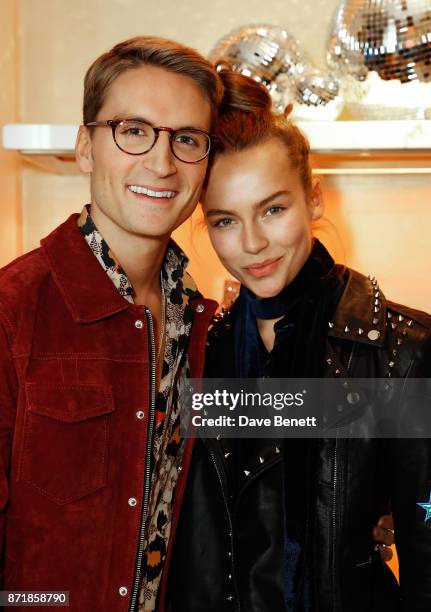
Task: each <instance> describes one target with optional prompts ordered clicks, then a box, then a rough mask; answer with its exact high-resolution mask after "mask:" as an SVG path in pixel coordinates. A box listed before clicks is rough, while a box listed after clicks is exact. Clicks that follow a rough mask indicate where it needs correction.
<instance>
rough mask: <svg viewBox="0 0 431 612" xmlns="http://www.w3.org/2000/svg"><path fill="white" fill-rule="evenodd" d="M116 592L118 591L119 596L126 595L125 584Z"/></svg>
mask: <svg viewBox="0 0 431 612" xmlns="http://www.w3.org/2000/svg"><path fill="white" fill-rule="evenodd" d="M118 592H119V593H120V595H121V597H126V595H127V589H126V587H125V586H122V587H120V588H119V589H118Z"/></svg>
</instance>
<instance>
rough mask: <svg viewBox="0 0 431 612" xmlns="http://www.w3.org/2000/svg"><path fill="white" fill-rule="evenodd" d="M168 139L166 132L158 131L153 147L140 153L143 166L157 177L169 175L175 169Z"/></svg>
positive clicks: (173, 172) (168, 135)
mask: <svg viewBox="0 0 431 612" xmlns="http://www.w3.org/2000/svg"><path fill="white" fill-rule="evenodd" d="M169 139H170V134H169V133H168V132H165V131H160V132H159V135H158V137H157V140H156V142H155V143H154V146H153V148H152V149H151V150H150V151H148V153H144V155H142V161H143V163H144V166H145V167H146V168H147V169H148V170H150V171H151V172H152V173H153V174H155V175H156V176H159V177H165V176H170V175H171V174H175V172H176V171H177V166H176V163H175V161H176V160H175V157H174V155H173V153H172V150H171V145H170V142H169Z"/></svg>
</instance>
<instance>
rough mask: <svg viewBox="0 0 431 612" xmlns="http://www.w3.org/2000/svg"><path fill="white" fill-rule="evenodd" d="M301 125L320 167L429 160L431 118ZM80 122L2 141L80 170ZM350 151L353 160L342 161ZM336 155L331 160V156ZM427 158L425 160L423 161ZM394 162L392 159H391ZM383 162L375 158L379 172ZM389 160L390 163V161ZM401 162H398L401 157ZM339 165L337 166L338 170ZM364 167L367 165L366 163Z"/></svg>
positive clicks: (11, 129)
mask: <svg viewBox="0 0 431 612" xmlns="http://www.w3.org/2000/svg"><path fill="white" fill-rule="evenodd" d="M298 126H299V127H300V128H301V129H302V130H303V131H304V132H305V133H306V134H307V136H308V138H309V139H310V144H311V150H312V153H313V155H314V156H315V157H316V159H318V163H317V164H316V167H317V170H318V172H319V171H321V172H322V173H327V174H330V173H331V168H334V170H336V171H335V172H333V173H334V174H339V173H349V168H350V170H352V171H353V170H355V172H352V173H356V172H358V171H359V172H360V171H361V168H359V169H358V165H359V166H362V167H363V168H365V167H364V164H363V160H364V159H365V160H367V159H370V158H373V159H374V160H375V159H376V157H377V158H381V159H383V158H384V157H385V156H386V157H393V156H401V157H402V158H403V159H404V160H405V159H410V161H408V162H407V163H406V164H404V162H403V165H405V169H406V171H408V168H409V166H412V159H414V158H416V159H418V158H422V163H420V164H419V168H418V164H416V163H415V164H414V167H412V168H413V169H414V170H415V171H417V170H419V171H421V168H426V169H428V171H429V169H430V166H431V121H314V122H299V123H298ZM77 130H78V126H77V125H70V124H69V125H60V124H57V125H48V124H9V125H5V126H4V127H3V146H4V148H6V149H9V150H15V151H18V152H19V153H21V154H22V155H23V156H25V158H26V159H27V160H29V161H31V162H33V163H36V164H38V165H40V166H42V167H44V168H46V169H48V170H50V171H52V172H56V173H67V174H69V173H77V172H78V170H77V168H76V164H75V163H74V146H75V139H76V133H77ZM349 157H350V164H347V166H346V164H345V163H344V162H345V161H346V160H347V159H348V158H349ZM331 158H332V161H331ZM424 159H425V163H424ZM389 165H390V164H389ZM384 166H385V164H379V162H377V165H376V163H373V164H372V166H371V167H372V169H373V173H378V172H379V168H380V167H382V168H383V167H384ZM386 166H387V163H386ZM398 166H399V163H398ZM337 169H338V170H337ZM365 169H366V168H365Z"/></svg>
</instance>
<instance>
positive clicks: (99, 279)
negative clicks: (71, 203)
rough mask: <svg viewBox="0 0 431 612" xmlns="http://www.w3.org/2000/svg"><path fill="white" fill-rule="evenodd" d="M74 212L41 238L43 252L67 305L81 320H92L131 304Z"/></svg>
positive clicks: (76, 317)
mask: <svg viewBox="0 0 431 612" xmlns="http://www.w3.org/2000/svg"><path fill="white" fill-rule="evenodd" d="M77 219H78V215H77V214H73V215H71V216H70V217H69V218H68V219H67V220H66V221H65V222H64V223H62V224H61V225H60V226H59V227H57V228H56V229H55V230H54V231H53V232H51V234H49V235H48V236H47V237H46V238H44V239H43V240H41V247H42V252H43V253H44V255H45V257H46V259H47V261H48V265H49V267H50V269H51V272H52V275H53V277H54V280H55V282H56V284H57V286H58V288H59V290H60V293H61V294H62V296H63V298H64V301H65V303H66V305H67V307H68V308H69V310H70V313H71V315H72V317H73V320H74V321H76V322H77V323H90V322H92V321H98V320H99V319H104V318H106V317H109V316H111V315H113V314H115V313H117V312H120V311H122V310H125V309H126V308H128V307H129V306H130V304H129V303H128V302H127V301H126V300H125V299H124V298H123V296H121V295H120V294H119V292H118V291H117V289H116V287H115V285H114V284H113V283H112V281H111V280H110V279H109V277H108V276H107V274H106V272H105V271H104V269H103V268H102V266H101V265H100V264H99V262H98V261H97V259H96V258H95V256H94V255H93V253H92V251H91V249H90V248H89V247H88V244H87V243H86V242H85V239H84V237H83V236H82V234H81V231H80V229H79V227H78V225H77Z"/></svg>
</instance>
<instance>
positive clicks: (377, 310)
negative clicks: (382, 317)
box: [374, 306, 380, 314]
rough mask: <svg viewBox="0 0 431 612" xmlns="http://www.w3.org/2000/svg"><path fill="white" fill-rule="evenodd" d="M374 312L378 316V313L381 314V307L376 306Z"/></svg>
mask: <svg viewBox="0 0 431 612" xmlns="http://www.w3.org/2000/svg"><path fill="white" fill-rule="evenodd" d="M374 312H375V313H376V314H377V313H378V312H380V308H379V306H374Z"/></svg>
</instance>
